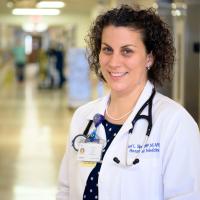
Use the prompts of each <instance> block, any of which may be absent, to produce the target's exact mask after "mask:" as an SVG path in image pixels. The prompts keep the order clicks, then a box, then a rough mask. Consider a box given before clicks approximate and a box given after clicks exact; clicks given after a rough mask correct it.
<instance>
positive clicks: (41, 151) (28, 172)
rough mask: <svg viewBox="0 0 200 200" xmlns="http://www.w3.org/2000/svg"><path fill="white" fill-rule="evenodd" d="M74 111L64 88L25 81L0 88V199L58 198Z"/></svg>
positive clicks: (29, 72) (32, 72)
mask: <svg viewBox="0 0 200 200" xmlns="http://www.w3.org/2000/svg"><path fill="white" fill-rule="evenodd" d="M71 115H72V111H69V110H68V109H67V97H66V90H65V89H62V90H38V89H37V85H36V82H35V68H34V67H33V66H29V67H28V70H27V81H26V82H25V83H24V84H20V85H19V84H12V83H10V82H9V83H7V84H5V85H3V86H1V88H0V200H54V199H55V192H56V184H57V176H58V170H59V165H60V161H61V159H62V155H63V153H64V151H65V144H66V140H67V131H68V127H69V122H70V118H71Z"/></svg>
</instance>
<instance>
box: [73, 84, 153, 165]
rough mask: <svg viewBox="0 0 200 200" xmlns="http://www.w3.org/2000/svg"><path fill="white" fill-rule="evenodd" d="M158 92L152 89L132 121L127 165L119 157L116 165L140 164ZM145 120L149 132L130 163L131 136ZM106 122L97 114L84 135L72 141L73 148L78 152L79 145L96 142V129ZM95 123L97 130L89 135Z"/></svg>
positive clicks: (129, 132)
mask: <svg viewBox="0 0 200 200" xmlns="http://www.w3.org/2000/svg"><path fill="white" fill-rule="evenodd" d="M155 93H156V90H155V88H153V89H152V93H151V96H150V97H149V99H147V101H146V102H145V103H144V104H143V105H142V107H141V108H140V110H139V111H138V112H137V114H136V115H135V117H134V119H133V121H132V128H131V129H129V131H128V140H127V150H126V161H125V164H123V163H121V162H120V159H119V158H118V157H114V158H113V161H114V162H115V163H116V164H119V165H121V166H124V167H125V166H132V165H136V164H138V163H139V162H140V160H139V157H140V154H141V152H143V150H144V147H145V145H146V144H147V141H148V139H149V136H150V134H151V129H152V105H153V98H154V96H155ZM147 106H148V115H143V114H142V112H143V110H144V109H145V108H146V107H147ZM141 119H144V120H146V121H147V123H148V126H147V130H146V134H145V138H144V141H143V143H142V146H141V150H140V151H139V152H138V153H137V154H136V156H135V157H134V159H132V160H133V161H132V162H128V160H127V157H128V143H129V140H130V135H131V134H132V133H133V130H134V127H135V124H136V122H137V121H138V120H141ZM103 120H104V117H103V116H102V115H100V114H96V115H95V116H94V118H93V120H89V122H88V124H87V126H86V128H85V130H84V132H83V134H79V135H77V136H75V137H74V139H73V140H72V147H73V148H74V150H75V151H78V149H79V144H80V143H81V142H87V141H89V142H95V140H98V139H97V135H96V129H97V128H98V126H99V125H100V124H101V122H102V121H103ZM93 122H94V124H95V129H94V130H93V131H92V133H91V134H89V130H90V127H91V125H92V123H93Z"/></svg>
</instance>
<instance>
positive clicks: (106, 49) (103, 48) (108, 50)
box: [101, 46, 113, 54]
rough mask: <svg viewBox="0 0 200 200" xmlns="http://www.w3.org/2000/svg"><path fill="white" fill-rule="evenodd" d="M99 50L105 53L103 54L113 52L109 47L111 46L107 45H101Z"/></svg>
mask: <svg viewBox="0 0 200 200" xmlns="http://www.w3.org/2000/svg"><path fill="white" fill-rule="evenodd" d="M101 51H102V52H103V53H105V54H111V53H112V52H113V50H112V48H111V47H107V46H105V47H102V48H101Z"/></svg>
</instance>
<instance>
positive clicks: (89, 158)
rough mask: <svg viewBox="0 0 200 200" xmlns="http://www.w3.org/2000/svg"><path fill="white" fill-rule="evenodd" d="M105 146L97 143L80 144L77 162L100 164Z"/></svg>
mask: <svg viewBox="0 0 200 200" xmlns="http://www.w3.org/2000/svg"><path fill="white" fill-rule="evenodd" d="M102 149H103V144H101V143H96V142H87V143H80V146H79V150H78V155H77V160H79V161H85V162H99V161H100V160H101V154H102Z"/></svg>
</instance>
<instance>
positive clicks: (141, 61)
mask: <svg viewBox="0 0 200 200" xmlns="http://www.w3.org/2000/svg"><path fill="white" fill-rule="evenodd" d="M87 42H88V54H89V55H88V60H89V63H90V67H91V69H92V70H94V71H95V72H96V74H97V76H98V77H99V78H100V79H101V80H104V82H105V83H106V84H107V86H108V87H109V88H110V94H108V95H107V96H106V97H103V98H99V99H97V100H95V101H92V102H90V103H88V104H86V105H83V106H81V107H80V108H78V109H77V110H76V111H75V113H74V115H73V118H72V122H71V127H70V137H69V145H68V147H67V150H66V153H65V155H64V158H63V161H62V164H61V168H60V174H59V185H58V192H57V200H84V199H85V200H96V199H99V200H133V199H134V200H172V199H173V200H199V199H200V170H199V169H200V156H199V155H200V134H199V128H198V126H197V124H196V122H195V121H194V119H193V118H192V117H191V116H190V114H189V113H188V112H187V111H186V110H185V109H184V108H183V107H182V106H181V105H179V104H178V103H176V102H175V101H173V100H172V99H170V98H168V97H166V96H164V95H162V94H160V93H159V92H158V91H157V90H156V87H157V86H159V85H163V84H164V82H165V81H166V80H170V78H171V72H172V67H173V64H174V52H175V49H174V46H173V38H172V34H171V32H170V30H169V27H168V25H167V24H166V23H165V22H164V21H162V20H161V18H160V17H159V16H158V15H157V14H156V12H155V10H154V9H151V8H150V9H145V10H139V9H134V8H132V7H130V6H127V5H121V6H120V7H119V8H114V9H111V10H109V11H107V12H106V13H104V14H102V15H100V16H98V17H97V19H96V20H95V22H94V23H93V24H92V26H91V29H90V32H89V35H88V40H87ZM80 84H81V83H80Z"/></svg>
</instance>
